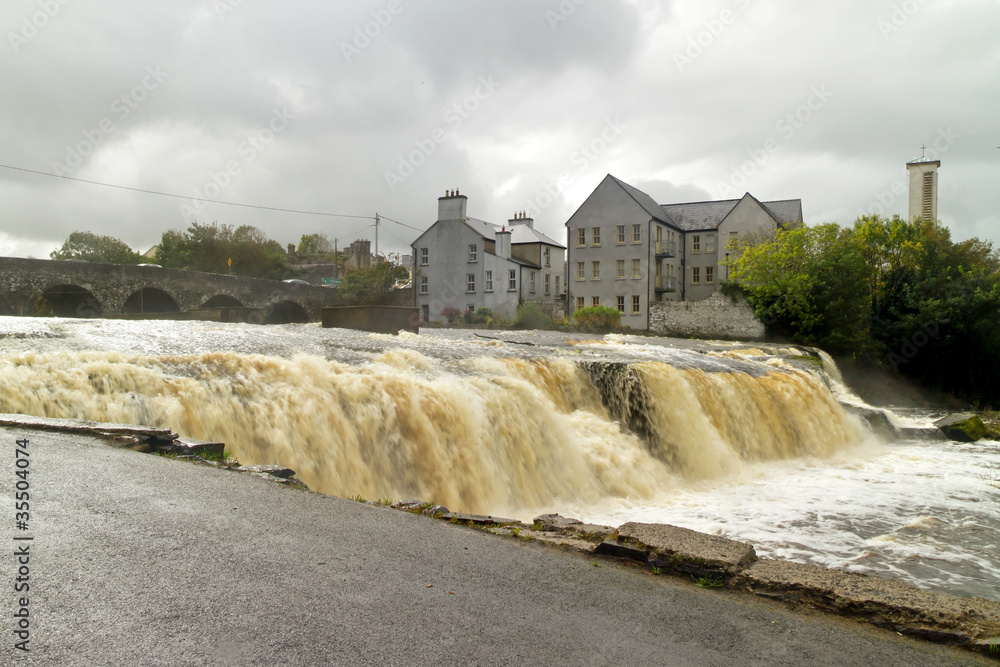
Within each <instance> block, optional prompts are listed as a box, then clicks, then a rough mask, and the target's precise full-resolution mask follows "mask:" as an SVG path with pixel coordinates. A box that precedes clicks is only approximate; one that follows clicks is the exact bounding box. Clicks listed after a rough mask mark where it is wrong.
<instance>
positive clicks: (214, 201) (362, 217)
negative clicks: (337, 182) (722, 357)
mask: <svg viewBox="0 0 1000 667" xmlns="http://www.w3.org/2000/svg"><path fill="white" fill-rule="evenodd" d="M0 167H3V168H4V169H13V170H14V171H24V172H27V173H29V174H38V175H39V176H50V177H52V178H62V179H64V180H67V181H77V182H79V183H89V184H91V185H101V186H104V187H106V188H117V189H119V190H131V191H132V192H143V193H145V194H149V195H159V196H161V197H174V198H175V199H189V200H191V201H203V202H208V203H210V204H223V205H225V206H241V207H243V208H256V209H261V210H264V211H279V212H281V213H300V214H302V215H321V216H325V217H329V218H357V219H358V220H372V219H373V218H372V217H371V216H370V215H346V214H343V213H323V212H320V211H300V210H297V209H293V208H278V207H276V206H258V205H256V204H240V203H238V202H231V201H220V200H218V199H205V198H203V197H189V196H187V195H177V194H172V193H169V192H158V191H156V190H144V189H142V188H132V187H129V186H127V185H116V184H114V183H101V182H100V181H88V180H87V179H85V178H74V177H72V176H62V175H60V174H50V173H48V172H45V171H35V170H34V169H25V168H24V167H12V166H11V165H9V164H0ZM393 222H396V221H395V220H393ZM397 224H403V223H401V222H400V223H397ZM369 226H370V225H369ZM365 229H367V227H366V228H365ZM362 231H364V230H362Z"/></svg>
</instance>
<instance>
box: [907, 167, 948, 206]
mask: <svg viewBox="0 0 1000 667" xmlns="http://www.w3.org/2000/svg"><path fill="white" fill-rule="evenodd" d="M940 166H941V160H931V159H929V158H926V157H923V156H921V157H920V159H919V160H913V161H912V162H907V163H906V170H907V171H908V172H910V217H909V219H910V220H915V219H917V218H921V219H923V220H937V216H938V173H937V170H938V167H940Z"/></svg>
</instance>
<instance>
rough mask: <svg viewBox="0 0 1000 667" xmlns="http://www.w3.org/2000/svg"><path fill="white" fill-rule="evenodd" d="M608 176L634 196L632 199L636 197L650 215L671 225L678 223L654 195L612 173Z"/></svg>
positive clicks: (637, 201)
mask: <svg viewBox="0 0 1000 667" xmlns="http://www.w3.org/2000/svg"><path fill="white" fill-rule="evenodd" d="M608 178H610V179H611V180H613V181H614V182H615V183H617V184H618V185H619V186H620V187H621V189H622V190H624V191H625V192H627V193H628V195H629V196H630V197H632V199H634V200H635V202H636V203H637V204H639V206H641V207H642V208H644V209H645V210H646V213H649V215H650V216H652V217H653V218H654V219H656V220H659V221H660V222H666V223H668V224H671V225H673V224H676V223H675V222H674V221H673V220H671V218H670V216H669V215H668V214H666V213H665V212H664V210H663V207H661V206H660V205H659V204H657V203H656V201H655V200H654V199H653V198H652V197H650V196H649V195H647V194H646V193H645V192H643V191H642V190H640V189H638V188H634V187H632V186H631V185H629V184H628V183H626V182H625V181H622V180H620V179H617V178H615V177H614V176H612V175H611V174H608Z"/></svg>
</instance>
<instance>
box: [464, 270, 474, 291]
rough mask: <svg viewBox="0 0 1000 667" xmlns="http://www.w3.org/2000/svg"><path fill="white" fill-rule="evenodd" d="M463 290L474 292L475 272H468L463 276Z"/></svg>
mask: <svg viewBox="0 0 1000 667" xmlns="http://www.w3.org/2000/svg"><path fill="white" fill-rule="evenodd" d="M465 291H466V292H475V291H476V274H475V273H470V274H468V275H466V276H465Z"/></svg>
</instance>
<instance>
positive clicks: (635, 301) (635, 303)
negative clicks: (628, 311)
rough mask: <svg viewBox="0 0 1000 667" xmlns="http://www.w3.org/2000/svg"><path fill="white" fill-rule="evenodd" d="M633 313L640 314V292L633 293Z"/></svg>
mask: <svg viewBox="0 0 1000 667" xmlns="http://www.w3.org/2000/svg"><path fill="white" fill-rule="evenodd" d="M632 314H633V315H638V314H639V295H638V294H633V295H632Z"/></svg>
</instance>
